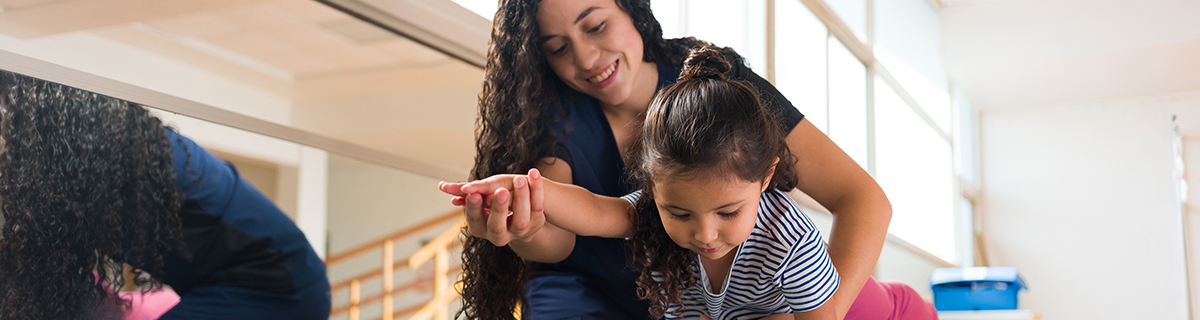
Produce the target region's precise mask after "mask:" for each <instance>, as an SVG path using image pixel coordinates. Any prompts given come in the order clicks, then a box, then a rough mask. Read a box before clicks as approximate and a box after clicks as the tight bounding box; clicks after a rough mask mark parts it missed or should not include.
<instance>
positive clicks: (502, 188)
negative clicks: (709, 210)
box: [441, 169, 633, 238]
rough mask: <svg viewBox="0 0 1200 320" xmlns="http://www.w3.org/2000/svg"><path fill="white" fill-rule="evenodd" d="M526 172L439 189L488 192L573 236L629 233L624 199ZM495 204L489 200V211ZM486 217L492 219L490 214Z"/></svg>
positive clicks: (457, 192)
mask: <svg viewBox="0 0 1200 320" xmlns="http://www.w3.org/2000/svg"><path fill="white" fill-rule="evenodd" d="M529 173H530V174H529V175H495V176H491V177H488V178H486V179H482V180H478V181H473V182H470V183H465V184H458V183H443V184H442V186H441V189H442V191H445V192H446V193H450V194H452V195H468V196H469V195H471V194H490V195H491V196H489V198H493V199H498V200H495V201H497V202H511V203H513V208H512V210H514V211H535V212H544V213H545V217H546V222H549V224H551V225H553V226H555V227H558V228H561V229H562V230H564V231H567V232H570V233H573V234H577V235H584V236H598V237H607V238H624V237H628V236H631V235H632V234H633V221H632V216H631V214H632V209H633V207H632V205H631V204H630V203H629V202H628V201H625V200H623V199H621V198H614V197H605V196H600V195H596V194H593V193H591V192H590V191H588V190H587V189H584V188H582V187H579V186H575V185H571V184H565V183H558V182H555V181H553V180H550V179H545V178H542V177H541V176H540V172H539V171H538V170H537V169H532V170H530V172H529ZM510 196H511V198H512V199H511V201H510V200H508V198H510ZM522 206H525V208H517V207H522ZM496 207H497V206H496V203H493V205H492V208H493V210H494V208H496ZM496 213H497V212H493V214H496ZM500 213H504V214H507V212H506V211H503V212H500ZM487 220H489V222H490V221H492V219H491V217H488V219H487ZM537 233H541V232H540V231H539V232H537ZM532 236H533V237H536V236H538V234H534V235H532Z"/></svg>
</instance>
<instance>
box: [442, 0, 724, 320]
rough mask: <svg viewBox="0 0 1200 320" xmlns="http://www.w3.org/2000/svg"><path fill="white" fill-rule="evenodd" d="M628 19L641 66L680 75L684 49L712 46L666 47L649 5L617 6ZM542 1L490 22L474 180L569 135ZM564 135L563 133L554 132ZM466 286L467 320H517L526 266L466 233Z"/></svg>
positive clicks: (521, 0) (687, 41)
mask: <svg viewBox="0 0 1200 320" xmlns="http://www.w3.org/2000/svg"><path fill="white" fill-rule="evenodd" d="M615 1H616V4H617V6H618V7H620V8H621V10H623V11H624V12H625V13H626V14H628V15H629V17H630V18H631V20H632V21H633V25H634V28H635V29H637V31H638V34H639V35H641V37H642V43H643V50H644V52H643V57H644V60H646V61H649V62H654V63H658V64H668V65H671V66H675V67H678V66H680V65H681V63H682V62H683V58H684V57H685V56H686V54H687V49H688V48H692V47H696V46H700V45H704V44H707V43H705V42H702V41H699V40H696V39H695V38H690V37H688V38H680V39H672V40H666V39H663V38H662V27H661V26H660V25H659V23H658V20H656V19H655V18H654V14H653V12H651V11H650V1H648V0H615ZM539 2H540V0H500V4H499V9H498V10H497V11H496V16H495V17H494V19H493V20H492V21H493V22H492V35H491V41H490V46H489V48H488V61H487V65H486V66H485V68H484V82H483V92H482V93H480V95H479V118H478V119H477V121H476V132H475V137H476V139H475V150H476V154H475V167H474V169H473V170H472V171H471V178H472V179H479V178H483V177H488V176H492V175H496V174H505V173H524V172H525V171H527V170H529V169H530V168H532V167H533V166H534V165H535V162H536V161H537V160H538V159H537V156H538V155H539V154H540V153H541V151H542V150H539V148H543V147H546V146H547V145H549V143H546V142H550V141H556V140H558V139H561V138H559V137H561V136H563V135H565V134H567V132H569V131H570V128H569V127H568V126H556V124H559V123H565V122H566V119H567V115H568V114H569V113H570V108H571V106H569V105H563V104H562V97H563V95H565V94H567V93H569V92H571V89H570V88H568V87H567V85H566V84H565V83H563V81H562V80H561V79H559V78H558V75H556V74H555V73H554V71H553V70H551V69H550V66H549V64H548V63H547V61H546V58H545V57H544V56H543V53H542V50H541V48H539V47H538V45H537V38H538V37H539V36H540V34H541V31H540V30H539V29H538V24H537V10H538V3H539ZM552 128H559V130H562V132H554V131H552V130H555V129H552ZM463 235H464V236H465V237H466V241H465V244H464V247H463V254H462V259H463V267H464V270H465V272H464V273H463V278H462V284H463V289H462V297H463V308H462V310H461V311H460V315H465V316H466V318H467V319H487V320H492V319H513V318H514V317H513V311H514V308H515V307H516V306H517V305H519V304H524V303H525V292H524V285H525V283H526V282H527V281H528V279H529V274H528V273H527V263H526V262H525V261H524V260H522V259H521V258H520V257H519V256H517V254H516V253H515V252H513V251H512V249H511V248H509V247H507V246H504V247H497V246H495V245H493V244H492V243H491V242H489V241H488V240H487V239H481V238H476V237H473V236H471V235H470V232H469V231H467V230H466V229H465V228H464V229H463Z"/></svg>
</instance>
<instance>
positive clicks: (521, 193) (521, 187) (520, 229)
mask: <svg viewBox="0 0 1200 320" xmlns="http://www.w3.org/2000/svg"><path fill="white" fill-rule="evenodd" d="M529 200H530V198H529V178H527V177H524V176H518V177H516V178H513V193H512V213H513V217H512V224H511V225H509V226H508V229H509V231H511V232H512V233H513V237H514V238H523V237H525V235H526V232H527V231H529Z"/></svg>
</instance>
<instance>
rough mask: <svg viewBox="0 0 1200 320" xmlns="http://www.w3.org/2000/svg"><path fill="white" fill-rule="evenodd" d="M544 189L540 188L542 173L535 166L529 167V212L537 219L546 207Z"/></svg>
mask: <svg viewBox="0 0 1200 320" xmlns="http://www.w3.org/2000/svg"><path fill="white" fill-rule="evenodd" d="M544 190H545V189H542V173H541V172H540V171H538V169H537V168H533V169H529V213H530V214H531V215H532V216H533V217H534V218H533V219H535V220H536V219H538V218H539V217H541V216H542V210H545V208H546V202H545V201H546V200H545V199H546V197H545V191H544Z"/></svg>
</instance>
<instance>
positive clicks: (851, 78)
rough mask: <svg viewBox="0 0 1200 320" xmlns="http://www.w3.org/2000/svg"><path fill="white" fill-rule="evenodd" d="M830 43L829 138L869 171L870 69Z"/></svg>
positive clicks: (844, 50) (831, 38) (840, 44)
mask: <svg viewBox="0 0 1200 320" xmlns="http://www.w3.org/2000/svg"><path fill="white" fill-rule="evenodd" d="M828 43H829V131H828V132H829V138H830V139H832V140H833V142H835V143H837V145H838V146H839V147H841V148H842V150H843V151H846V154H849V155H850V157H851V158H854V161H855V162H858V165H860V166H862V167H863V168H867V68H866V67H864V66H863V64H862V63H860V62H859V61H858V59H857V58H855V57H854V54H851V53H850V50H847V49H846V47H845V46H842V43H841V42H838V41H837V39H836V38H834V37H828Z"/></svg>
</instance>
